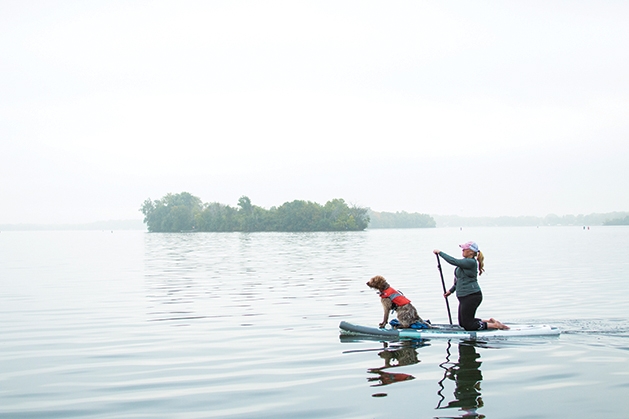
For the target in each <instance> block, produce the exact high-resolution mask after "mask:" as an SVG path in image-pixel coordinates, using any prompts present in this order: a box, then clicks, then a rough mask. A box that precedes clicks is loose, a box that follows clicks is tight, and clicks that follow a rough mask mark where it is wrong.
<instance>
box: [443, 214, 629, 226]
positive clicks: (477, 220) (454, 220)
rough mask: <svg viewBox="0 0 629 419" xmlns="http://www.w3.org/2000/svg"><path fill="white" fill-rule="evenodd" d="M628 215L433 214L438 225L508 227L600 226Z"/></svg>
mask: <svg viewBox="0 0 629 419" xmlns="http://www.w3.org/2000/svg"><path fill="white" fill-rule="evenodd" d="M626 216H629V213H627V212H610V213H602V214H599V213H594V214H587V215H584V214H579V215H571V214H568V215H556V214H548V215H546V216H545V217H535V216H520V217H507V216H503V217H460V216H458V215H434V216H433V217H434V218H435V220H436V221H437V225H438V226H439V227H490V226H496V227H510V226H600V225H613V224H608V223H609V222H610V220H612V221H616V220H619V219H621V218H622V217H626Z"/></svg>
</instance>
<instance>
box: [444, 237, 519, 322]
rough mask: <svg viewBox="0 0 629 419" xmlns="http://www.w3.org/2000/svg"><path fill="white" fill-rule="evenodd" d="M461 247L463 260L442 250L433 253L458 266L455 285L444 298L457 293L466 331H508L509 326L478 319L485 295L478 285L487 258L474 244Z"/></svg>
mask: <svg viewBox="0 0 629 419" xmlns="http://www.w3.org/2000/svg"><path fill="white" fill-rule="evenodd" d="M459 247H460V248H461V249H463V259H455V258H453V257H452V256H450V255H448V254H446V253H443V252H442V251H441V250H437V249H435V250H434V251H433V252H434V253H435V254H436V255H439V256H441V257H442V258H443V260H445V261H446V262H448V263H449V264H450V265H454V266H456V269H455V270H454V285H453V286H452V288H450V290H448V291H447V292H446V293H445V294H444V295H443V296H444V297H446V298H448V297H449V296H450V295H451V294H452V293H453V292H454V291H456V297H457V298H458V299H459V325H460V326H461V327H463V328H464V329H465V330H485V329H508V328H509V327H508V326H505V325H504V324H502V323H500V322H499V321H498V320H495V319H491V318H490V319H489V320H481V319H477V318H476V309H477V308H478V306H479V305H480V303H481V302H482V301H483V293H482V292H481V290H480V286H479V285H478V275H482V273H483V272H485V268H484V263H483V262H484V259H485V257H484V256H483V254H482V253H481V251H480V250H479V249H478V245H477V244H476V243H474V242H467V243H465V244H461V245H459ZM477 273H478V275H477Z"/></svg>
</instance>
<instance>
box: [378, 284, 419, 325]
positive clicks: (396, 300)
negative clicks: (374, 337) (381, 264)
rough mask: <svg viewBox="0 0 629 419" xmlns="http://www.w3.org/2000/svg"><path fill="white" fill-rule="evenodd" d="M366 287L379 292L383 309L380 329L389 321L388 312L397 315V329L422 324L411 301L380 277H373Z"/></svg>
mask: <svg viewBox="0 0 629 419" xmlns="http://www.w3.org/2000/svg"><path fill="white" fill-rule="evenodd" d="M367 286H368V287H369V288H373V289H376V290H378V291H379V293H378V294H379V295H380V301H381V302H382V307H383V308H384V318H383V319H382V323H380V324H379V325H378V326H379V327H380V328H383V327H385V326H386V324H387V322H388V321H389V312H390V311H395V312H396V313H397V319H398V321H399V322H400V326H399V327H401V328H408V327H410V326H411V325H412V324H413V323H415V322H422V323H423V322H424V321H423V320H422V318H421V317H419V314H417V310H416V309H415V307H414V306H413V305H412V304H411V300H409V299H408V298H406V297H404V295H402V293H400V292H399V291H396V290H395V289H393V287H391V286H390V285H389V283H388V282H387V280H386V279H384V278H383V277H382V276H380V275H377V276H374V277H373V278H371V279H370V280H369V281H368V282H367Z"/></svg>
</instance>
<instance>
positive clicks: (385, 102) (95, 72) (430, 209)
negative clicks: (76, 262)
mask: <svg viewBox="0 0 629 419" xmlns="http://www.w3.org/2000/svg"><path fill="white" fill-rule="evenodd" d="M628 22H629V2H626V1H599V0H596V1H578V0H570V1H547V0H543V1H520V2H515V1H502V0H500V1H482V2H473V1H468V0H465V1H439V2H437V1H419V0H413V1H395V2H387V1H370V0H359V1H339V0H334V1H321V0H317V1H300V0H287V1H273V0H271V1H198V2H197V1H155V0H150V1H119V2H116V1H76V2H73V1H48V0H46V1H43V0H42V1H3V2H0V77H1V80H2V81H1V82H0V141H1V144H2V147H1V150H0V193H1V201H2V205H1V206H0V224H8V223H73V222H77V223H80V222H90V221H96V220H113V219H131V218H135V219H138V218H141V217H142V214H141V213H140V212H139V211H138V209H139V208H140V206H141V204H142V202H143V201H144V200H145V199H146V198H152V199H159V198H161V197H162V196H163V195H165V194H166V193H168V192H172V193H178V192H183V191H187V192H190V193H192V194H194V195H196V196H198V197H199V198H201V199H202V200H203V201H204V202H221V203H224V204H229V205H232V206H235V205H236V204H237V200H238V198H239V197H240V196H242V195H247V196H249V197H250V198H251V200H252V203H253V204H256V205H260V206H262V207H265V208H270V207H271V206H278V205H281V204H282V203H284V202H286V201H292V200H295V199H303V200H310V201H315V202H319V203H325V202H326V201H328V200H330V199H333V198H344V199H345V200H346V201H348V202H350V203H353V204H357V205H360V206H365V207H370V208H372V209H373V210H376V211H408V212H422V213H428V214H438V215H454V214H456V215H470V216H480V215H487V216H497V215H512V216H517V215H538V216H543V215H546V214H549V213H555V214H558V215H563V214H575V215H576V214H589V213H593V212H611V211H629V193H628V190H629V188H628V185H629V24H628Z"/></svg>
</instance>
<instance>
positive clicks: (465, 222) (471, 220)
mask: <svg viewBox="0 0 629 419" xmlns="http://www.w3.org/2000/svg"><path fill="white" fill-rule="evenodd" d="M627 216H629V211H618V212H609V213H594V214H588V215H583V214H580V215H563V216H558V215H554V214H550V215H547V216H546V217H535V216H518V217H513V216H504V217H461V216H458V215H432V217H433V218H434V219H435V221H436V223H437V225H436V227H437V228H444V227H517V226H522V227H526V226H533V227H534V226H540V227H541V226H583V227H585V226H588V227H589V226H602V225H603V223H605V222H606V221H608V220H613V219H620V218H624V217H627ZM397 228H400V227H397ZM367 229H370V230H380V229H383V228H375V227H371V226H368V227H367ZM63 230H78V231H80V230H93V231H94V230H143V231H147V227H146V225H145V224H144V222H143V221H142V220H140V219H138V220H109V221H95V222H91V223H77V224H68V223H65V224H28V223H20V224H3V225H0V231H63Z"/></svg>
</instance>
